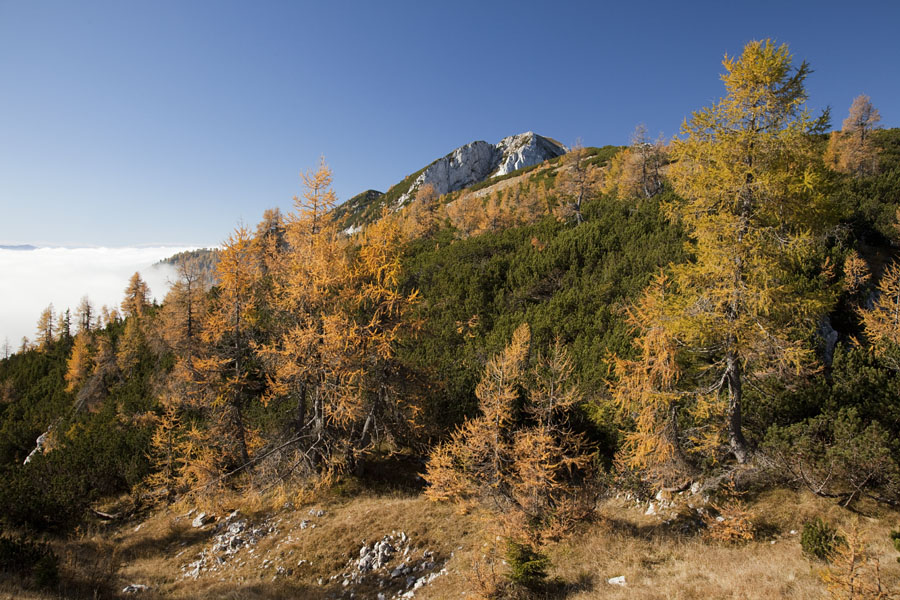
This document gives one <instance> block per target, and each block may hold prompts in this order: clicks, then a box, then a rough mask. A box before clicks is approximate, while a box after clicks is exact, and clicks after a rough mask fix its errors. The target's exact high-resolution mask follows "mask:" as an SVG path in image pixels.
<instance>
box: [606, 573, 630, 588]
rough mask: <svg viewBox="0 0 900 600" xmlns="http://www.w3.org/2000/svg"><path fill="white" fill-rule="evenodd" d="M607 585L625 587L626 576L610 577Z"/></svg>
mask: <svg viewBox="0 0 900 600" xmlns="http://www.w3.org/2000/svg"><path fill="white" fill-rule="evenodd" d="M606 583H608V584H609V585H618V586H620V587H625V585H626V583H625V576H624V575H619V576H618V577H610V578H609V579H607V580H606Z"/></svg>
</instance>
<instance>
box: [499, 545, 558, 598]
mask: <svg viewBox="0 0 900 600" xmlns="http://www.w3.org/2000/svg"><path fill="white" fill-rule="evenodd" d="M506 563H507V564H508V565H509V578H510V579H511V580H512V581H513V582H515V583H518V584H519V585H522V586H524V587H527V588H536V587H539V586H540V585H542V584H543V583H544V581H546V579H547V568H548V567H549V566H550V559H549V558H547V556H546V555H544V554H542V553H540V552H538V551H537V550H535V549H534V548H532V547H531V546H529V545H528V544H521V543H519V542H515V541H512V540H510V541H509V542H507V545H506Z"/></svg>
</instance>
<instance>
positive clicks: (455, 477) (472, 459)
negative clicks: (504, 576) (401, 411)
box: [425, 324, 595, 552]
mask: <svg viewBox="0 0 900 600" xmlns="http://www.w3.org/2000/svg"><path fill="white" fill-rule="evenodd" d="M529 347H530V331H529V328H528V325H527V324H523V325H521V326H520V327H519V328H517V329H516V331H515V332H514V333H513V337H512V340H511V341H510V343H509V345H508V346H507V347H506V348H505V349H504V350H503V351H502V352H500V353H499V354H497V355H496V356H494V357H493V358H491V359H490V360H489V361H488V364H487V366H486V367H485V371H484V375H483V377H482V379H481V381H480V382H479V384H478V386H477V387H476V389H475V395H476V397H477V398H478V405H479V409H480V412H481V414H480V415H479V416H477V417H474V418H471V419H468V420H467V421H466V422H465V423H464V424H463V426H462V427H460V428H459V429H458V430H457V431H456V432H455V433H454V434H453V435H452V436H451V438H450V439H449V440H448V441H447V442H445V443H444V444H441V445H440V446H438V447H437V448H436V449H435V450H434V452H433V453H432V455H431V457H430V458H429V461H428V464H427V467H426V474H425V479H426V481H427V482H428V484H429V486H428V488H427V489H426V491H425V494H426V496H427V497H428V498H429V499H431V500H457V501H459V500H467V499H473V498H474V499H482V500H489V501H490V502H489V504H490V506H492V507H493V508H495V509H496V510H498V514H497V516H498V523H499V524H500V525H501V527H502V530H503V535H504V536H506V538H507V539H508V540H510V541H512V542H514V543H515V544H520V545H524V546H527V547H529V548H531V549H532V550H534V551H535V552H539V551H540V548H541V547H542V546H543V545H544V544H545V543H546V542H548V541H552V540H557V539H559V538H560V537H562V536H563V535H565V534H566V533H568V532H569V531H570V530H571V528H572V526H573V525H574V524H575V523H576V522H577V521H578V520H579V519H581V518H583V517H584V516H585V515H587V514H589V513H590V511H591V510H592V506H593V502H594V500H595V499H594V498H593V497H592V496H591V494H590V485H588V483H589V479H590V476H591V462H592V453H593V449H592V448H591V446H590V445H589V444H588V443H587V442H586V440H585V438H584V437H583V436H582V435H580V434H578V433H576V432H575V431H574V430H573V429H572V427H571V425H570V423H569V416H570V415H571V414H572V412H573V410H574V409H575V407H576V406H577V405H578V404H579V403H580V402H581V394H580V393H579V392H578V390H577V387H576V386H575V385H574V381H573V372H574V368H573V366H572V361H571V359H570V358H569V356H568V353H567V351H566V350H565V348H564V347H563V346H562V345H561V344H559V343H558V342H557V343H556V344H555V345H554V346H553V347H552V348H551V350H550V352H549V353H548V354H547V355H546V356H542V357H540V358H539V359H538V361H537V366H536V368H535V369H534V370H532V371H529V370H528V368H527V367H528V355H529ZM523 392H525V394H524V398H523ZM520 404H521V408H522V409H523V410H522V411H520ZM521 412H524V415H522V414H521Z"/></svg>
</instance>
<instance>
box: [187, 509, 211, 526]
mask: <svg viewBox="0 0 900 600" xmlns="http://www.w3.org/2000/svg"><path fill="white" fill-rule="evenodd" d="M215 520H216V518H215V517H214V516H212V515H208V514H206V513H205V512H202V513H200V514H199V515H197V516H196V517H194V520H193V521H192V522H191V527H203V526H204V525H206V524H207V523H212V522H213V521H215Z"/></svg>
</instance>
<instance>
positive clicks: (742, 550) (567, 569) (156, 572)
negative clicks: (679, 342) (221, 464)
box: [0, 490, 900, 600]
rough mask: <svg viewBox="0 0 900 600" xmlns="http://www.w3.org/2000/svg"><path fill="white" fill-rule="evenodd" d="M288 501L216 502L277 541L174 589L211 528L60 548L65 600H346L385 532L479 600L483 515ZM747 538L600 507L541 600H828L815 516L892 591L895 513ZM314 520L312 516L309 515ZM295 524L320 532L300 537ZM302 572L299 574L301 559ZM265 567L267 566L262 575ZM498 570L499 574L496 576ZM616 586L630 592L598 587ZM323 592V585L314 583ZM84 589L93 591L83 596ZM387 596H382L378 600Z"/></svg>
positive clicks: (761, 501)
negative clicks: (352, 569) (440, 565)
mask: <svg viewBox="0 0 900 600" xmlns="http://www.w3.org/2000/svg"><path fill="white" fill-rule="evenodd" d="M287 497H288V496H286V495H285V494H284V493H282V492H276V493H273V494H271V495H269V496H264V497H252V495H250V496H244V497H225V496H223V497H221V498H220V499H219V502H218V503H217V506H209V507H208V508H210V509H215V512H216V514H217V515H219V516H224V514H226V513H225V512H224V511H226V510H232V509H234V508H239V509H240V510H241V512H242V514H244V515H246V516H247V517H249V518H251V519H252V520H253V521H254V522H263V521H267V522H271V523H277V530H278V532H277V534H275V533H273V534H271V535H269V536H266V537H263V538H262V539H261V540H260V541H259V542H258V544H257V545H256V546H255V550H254V552H253V553H252V554H249V553H245V554H239V555H236V556H237V558H234V557H232V559H230V562H229V563H228V565H227V566H226V567H224V568H222V569H220V570H218V571H215V572H213V571H204V572H202V573H201V574H200V576H199V578H197V579H193V578H184V577H183V576H182V570H181V569H182V567H183V566H184V565H186V564H187V563H189V562H191V561H192V560H194V558H195V556H196V555H197V554H198V553H199V552H201V551H202V550H203V549H205V548H208V547H209V546H210V544H211V541H212V537H213V535H214V530H215V525H214V524H213V525H208V526H206V527H204V528H202V529H195V528H193V527H191V525H190V522H191V518H192V517H188V516H184V515H185V513H187V507H184V506H173V507H171V508H169V509H167V510H162V511H159V512H156V513H154V514H152V515H151V516H149V517H148V518H146V519H145V520H143V522H141V523H136V522H134V523H130V524H128V525H122V526H119V527H118V528H117V529H106V530H103V529H98V530H97V531H95V532H93V533H91V534H89V535H83V536H81V537H79V538H78V539H76V540H73V541H70V542H67V543H64V544H60V545H58V547H57V552H58V554H60V556H62V557H63V560H62V563H63V571H64V572H63V576H64V579H65V581H67V582H68V583H67V585H68V586H69V587H68V588H66V589H63V596H62V597H94V594H95V593H96V597H114V596H115V595H116V592H120V591H121V589H122V587H124V586H125V585H126V584H129V583H141V584H146V585H149V586H150V587H151V588H152V590H151V591H149V592H145V593H142V594H141V595H140V597H141V598H184V599H187V598H199V599H203V598H230V599H235V600H238V599H245V598H246V599H250V598H270V599H282V598H283V599H288V598H309V599H316V598H327V597H344V595H345V593H346V592H347V591H348V589H349V588H344V587H342V586H340V585H338V584H339V582H340V581H341V579H340V578H338V579H337V580H335V581H329V578H331V577H332V576H334V575H336V574H340V573H341V572H342V571H344V570H345V568H346V565H347V563H348V561H349V560H350V559H351V558H357V557H358V556H359V548H360V546H362V545H363V543H364V542H369V543H371V542H374V541H376V540H378V539H380V538H381V537H382V536H384V535H387V534H390V533H391V532H393V531H398V532H399V531H404V532H405V533H406V534H407V535H408V536H409V538H410V539H411V544H412V545H413V546H415V547H416V548H418V549H419V551H421V550H424V549H426V548H427V549H430V550H432V551H433V552H434V553H435V556H436V557H437V559H438V562H444V561H446V564H445V566H446V568H447V571H448V572H447V574H446V575H443V576H441V577H438V578H437V579H435V580H434V581H433V582H432V583H430V584H429V585H428V586H426V587H424V588H422V589H420V590H418V591H417V593H416V598H423V599H434V600H437V599H449V598H454V599H458V598H460V597H469V598H475V597H476V595H475V591H476V590H475V587H477V586H476V585H475V584H476V583H477V582H476V581H475V580H474V579H473V577H472V567H473V565H476V564H481V565H482V567H484V566H486V565H487V563H486V562H485V557H487V556H490V554H491V552H492V551H493V550H495V549H496V546H497V543H498V540H497V537H496V531H495V528H494V527H493V525H492V521H491V519H490V516H489V515H488V514H487V513H484V512H482V511H479V510H470V511H469V512H467V513H462V512H461V511H460V510H459V508H458V507H456V506H453V505H447V504H436V503H432V502H429V501H427V500H426V499H425V498H423V497H422V496H420V495H415V494H409V493H407V494H399V493H374V492H363V493H361V494H360V495H356V496H353V497H350V498H345V497H340V496H338V495H332V496H330V497H328V498H325V499H321V500H320V502H318V503H315V504H307V505H303V506H298V507H297V508H293V507H292V506H291V504H286V502H287V501H286V500H285V498H287ZM746 501H747V507H748V511H749V513H750V514H751V515H752V517H753V520H754V525H755V527H756V531H757V536H756V539H754V540H753V541H750V542H747V543H744V544H740V545H728V544H717V543H714V542H710V541H708V540H707V539H705V537H704V536H703V534H702V533H701V532H700V531H697V530H695V529H692V528H691V527H686V526H685V523H692V522H696V519H694V520H693V521H692V520H691V519H692V518H693V515H692V513H691V511H690V510H688V509H687V508H682V509H681V510H676V511H672V512H664V513H663V514H661V515H654V516H647V515H644V514H643V510H642V508H641V507H636V506H634V505H633V504H629V503H628V502H625V501H623V500H608V501H606V502H604V503H603V504H602V506H601V507H600V510H599V514H598V518H597V519H596V521H595V522H594V523H588V524H585V525H583V526H582V528H581V529H580V531H579V532H578V533H576V535H575V536H573V537H572V538H570V539H569V540H568V541H566V542H564V543H562V544H560V545H558V546H556V547H555V548H552V549H551V551H550V557H551V559H552V561H553V565H554V566H553V569H552V571H551V576H552V577H554V578H556V581H557V585H555V587H554V588H553V589H552V590H551V591H548V592H547V593H546V594H544V595H542V596H541V597H547V598H566V599H570V600H583V599H588V598H612V599H615V598H623V599H624V598H628V599H637V600H641V599H650V598H660V599H662V598H667V599H692V598H698V599H700V598H702V599H703V600H709V599H711V598H804V599H805V598H810V599H811V598H816V599H821V598H827V592H826V589H825V586H824V584H823V582H822V580H821V577H820V575H821V573H822V571H823V570H824V569H825V568H826V565H825V564H823V563H817V562H811V561H810V560H808V559H807V558H806V557H804V556H803V554H802V552H801V549H800V542H799V537H800V536H799V533H797V534H794V535H792V534H790V531H791V530H795V531H797V532H799V531H800V530H801V529H802V526H803V523H804V522H806V521H807V520H809V519H811V518H813V517H815V516H821V517H823V518H824V519H826V520H828V521H829V522H831V523H833V524H834V525H836V526H838V527H841V528H844V529H845V530H849V529H850V528H852V527H853V526H854V524H858V527H859V530H860V532H861V534H862V535H863V536H864V537H865V538H866V539H867V540H868V541H869V545H868V551H869V552H870V553H871V554H872V556H874V557H875V558H878V559H879V561H880V563H881V565H882V577H883V579H884V580H885V582H886V583H887V584H888V585H890V586H894V587H895V588H900V564H898V563H897V562H896V560H895V557H896V552H895V551H894V549H893V547H892V546H891V544H890V540H889V538H888V532H889V531H890V530H891V528H896V526H897V523H898V514H897V513H896V512H892V511H888V510H886V509H884V508H883V507H878V506H874V505H873V506H868V505H867V506H863V507H861V509H860V513H859V514H857V513H852V512H850V511H848V510H845V509H843V508H841V507H838V506H836V505H834V504H833V503H831V502H827V501H824V500H822V499H820V498H816V497H814V496H811V495H809V494H804V493H797V492H792V491H786V490H776V491H772V492H768V493H765V494H763V495H761V496H758V497H755V498H747V500H746ZM311 508H314V509H316V510H324V511H326V514H325V515H324V516H322V517H311V516H309V510H310V509H311ZM303 520H310V521H312V522H314V523H315V524H316V526H315V527H314V528H306V529H302V530H301V528H300V523H301V522H302V521H303ZM301 559H302V560H306V561H309V564H304V565H303V566H301V567H297V566H296V565H297V563H298V562H299V561H300V560H301ZM263 560H269V561H271V564H269V565H268V566H267V567H266V568H263V567H262V566H261V564H262V562H263ZM277 565H285V566H290V567H291V573H290V575H283V576H281V577H275V569H276V568H277ZM495 566H496V567H497V568H498V569H500V570H502V563H498V564H495ZM621 575H624V576H625V578H626V581H627V586H626V587H618V586H613V585H610V584H608V583H607V579H609V578H612V577H616V576H621ZM320 579H321V580H323V584H320V583H319V580H320ZM92 590H94V591H92ZM354 591H355V592H356V597H357V598H375V597H376V595H377V590H376V588H366V587H357V588H355V589H354ZM55 597H60V596H56V595H41V594H37V593H33V594H30V595H29V594H28V593H25V592H22V591H20V590H16V589H15V586H14V583H12V582H7V583H0V600H3V599H5V598H28V599H31V598H33V599H35V600H42V599H45V598H55ZM388 597H391V595H390V594H388Z"/></svg>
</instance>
